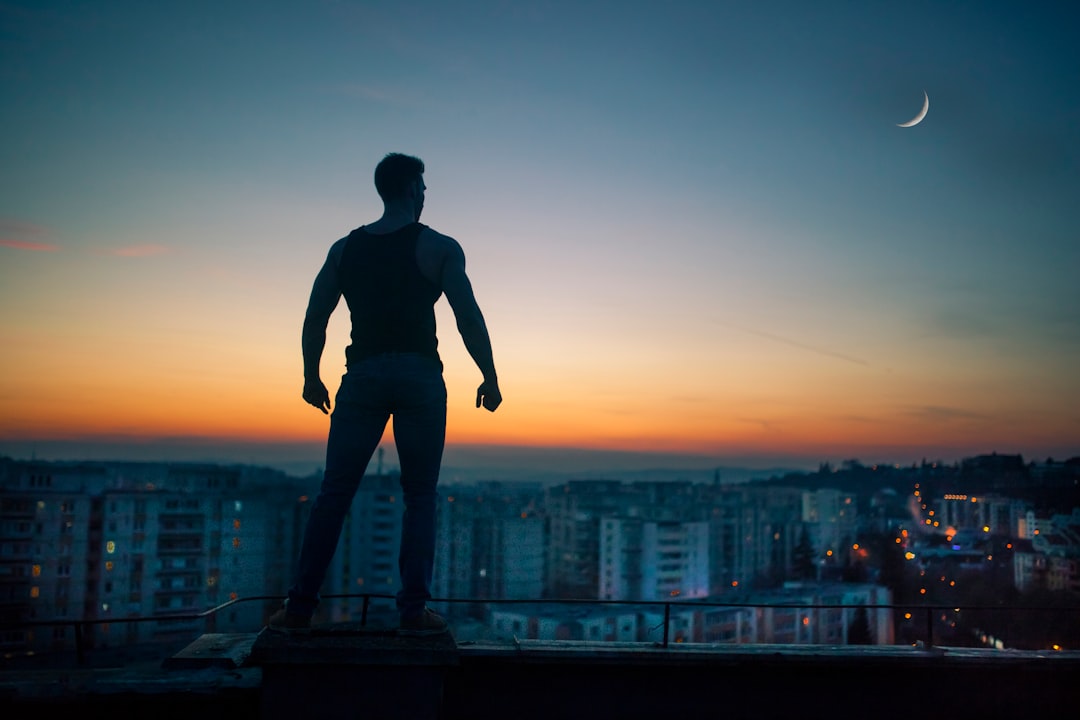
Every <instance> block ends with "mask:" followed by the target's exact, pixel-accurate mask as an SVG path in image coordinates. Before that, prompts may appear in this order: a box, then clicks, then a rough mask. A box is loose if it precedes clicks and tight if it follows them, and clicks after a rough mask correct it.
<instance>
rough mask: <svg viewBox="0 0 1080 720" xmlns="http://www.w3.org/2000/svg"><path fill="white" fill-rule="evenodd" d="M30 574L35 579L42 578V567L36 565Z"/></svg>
mask: <svg viewBox="0 0 1080 720" xmlns="http://www.w3.org/2000/svg"><path fill="white" fill-rule="evenodd" d="M30 574H31V575H33V576H34V577H41V566H40V565H35V566H34V567H33V568H31V569H30Z"/></svg>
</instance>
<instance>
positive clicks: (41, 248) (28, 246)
mask: <svg viewBox="0 0 1080 720" xmlns="http://www.w3.org/2000/svg"><path fill="white" fill-rule="evenodd" d="M0 246H3V247H9V248H15V249H16V250H31V251H33V252H56V251H57V250H59V249H60V248H59V246H57V245H53V244H51V243H41V242H26V241H25V240H9V239H8V238H0Z"/></svg>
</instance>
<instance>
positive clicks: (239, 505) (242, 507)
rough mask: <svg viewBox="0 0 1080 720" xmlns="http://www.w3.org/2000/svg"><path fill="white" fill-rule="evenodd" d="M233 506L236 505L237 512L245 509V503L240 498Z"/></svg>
mask: <svg viewBox="0 0 1080 720" xmlns="http://www.w3.org/2000/svg"><path fill="white" fill-rule="evenodd" d="M233 507H235V508H236V512H240V511H241V510H243V509H244V503H242V502H240V501H239V500H237V501H236V502H235V503H234V504H233Z"/></svg>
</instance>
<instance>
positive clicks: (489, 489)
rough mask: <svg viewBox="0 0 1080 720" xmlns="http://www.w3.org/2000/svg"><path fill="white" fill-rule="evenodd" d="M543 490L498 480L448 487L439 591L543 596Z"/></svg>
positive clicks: (440, 543)
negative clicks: (540, 495)
mask: <svg viewBox="0 0 1080 720" xmlns="http://www.w3.org/2000/svg"><path fill="white" fill-rule="evenodd" d="M539 492H540V491H539V489H538V488H534V487H532V486H528V485H511V484H509V483H497V482H488V483H481V484H479V485H476V486H448V487H446V488H444V489H443V491H442V494H443V496H444V497H443V498H442V500H441V505H440V512H439V525H438V536H437V537H438V543H437V552H436V570H435V581H434V588H433V594H434V595H436V596H437V597H445V598H460V599H473V600H481V599H491V600H504V599H512V600H530V599H531V600H535V599H539V598H540V597H542V595H543V589H544V561H545V554H544V549H545V545H544V537H545V536H544V518H543V516H542V515H541V514H540V513H539V512H538V502H537V497H538V494H539ZM449 609H450V610H451V611H458V610H461V611H467V610H468V608H464V607H462V606H452V607H451V608H449Z"/></svg>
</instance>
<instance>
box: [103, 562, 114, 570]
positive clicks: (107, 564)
mask: <svg viewBox="0 0 1080 720" xmlns="http://www.w3.org/2000/svg"><path fill="white" fill-rule="evenodd" d="M105 569H106V570H112V569H113V562H112V560H106V561H105Z"/></svg>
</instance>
